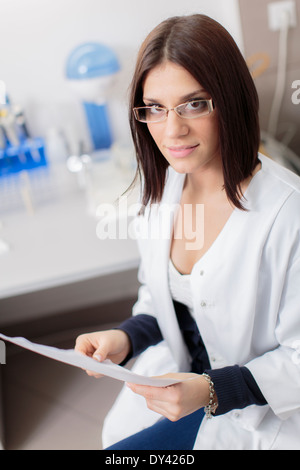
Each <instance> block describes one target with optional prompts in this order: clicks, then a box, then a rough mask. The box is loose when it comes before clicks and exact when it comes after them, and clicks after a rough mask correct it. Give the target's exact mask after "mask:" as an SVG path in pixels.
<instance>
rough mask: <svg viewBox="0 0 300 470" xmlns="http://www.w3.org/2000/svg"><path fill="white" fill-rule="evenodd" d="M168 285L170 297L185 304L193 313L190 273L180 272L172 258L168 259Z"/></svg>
mask: <svg viewBox="0 0 300 470" xmlns="http://www.w3.org/2000/svg"><path fill="white" fill-rule="evenodd" d="M168 274H169V285H170V292H171V295H172V298H173V299H174V300H177V302H181V303H182V304H184V305H186V306H187V307H188V309H189V311H190V313H191V315H193V301H192V291H191V275H190V274H181V273H180V272H179V271H178V270H177V269H176V268H175V266H174V264H173V262H172V260H171V259H170V261H169V273H168Z"/></svg>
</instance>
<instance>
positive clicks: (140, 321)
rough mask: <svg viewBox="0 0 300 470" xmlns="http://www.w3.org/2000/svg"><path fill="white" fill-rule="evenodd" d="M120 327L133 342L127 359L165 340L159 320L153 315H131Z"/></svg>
mask: <svg viewBox="0 0 300 470" xmlns="http://www.w3.org/2000/svg"><path fill="white" fill-rule="evenodd" d="M118 329H119V330H123V331H125V333H127V335H128V336H129V339H130V342H131V353H130V356H128V357H127V358H126V361H128V360H129V359H131V358H133V357H136V356H138V355H139V354H141V353H142V352H143V351H145V350H146V349H147V348H148V347H149V346H154V345H155V344H157V343H160V341H162V340H163V337H162V334H161V331H160V329H159V326H158V323H157V320H156V318H154V317H152V316H151V315H146V314H139V315H136V316H134V317H130V318H128V319H127V320H125V321H124V322H123V323H121V324H120V325H119V326H118Z"/></svg>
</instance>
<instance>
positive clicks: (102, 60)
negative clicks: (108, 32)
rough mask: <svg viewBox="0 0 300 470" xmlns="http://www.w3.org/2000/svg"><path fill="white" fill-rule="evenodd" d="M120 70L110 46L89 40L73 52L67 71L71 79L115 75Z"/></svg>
mask: <svg viewBox="0 0 300 470" xmlns="http://www.w3.org/2000/svg"><path fill="white" fill-rule="evenodd" d="M119 70H120V66H119V62H118V59H117V57H116V56H115V54H114V52H113V51H112V50H111V49H110V48H109V47H107V46H105V45H104V44H99V43H96V42H88V43H86V44H81V45H80V46H78V47H76V49H74V50H73V51H72V52H71V54H70V56H69V58H68V61H67V72H66V73H67V78H69V79H70V80H86V79H88V78H95V77H103V76H105V75H113V74H114V73H116V72H118V71H119Z"/></svg>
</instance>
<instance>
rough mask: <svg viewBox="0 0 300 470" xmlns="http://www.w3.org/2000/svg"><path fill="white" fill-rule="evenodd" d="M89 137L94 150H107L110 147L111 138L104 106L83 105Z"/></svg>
mask: <svg viewBox="0 0 300 470" xmlns="http://www.w3.org/2000/svg"><path fill="white" fill-rule="evenodd" d="M83 105H84V109H85V113H86V116H87V120H88V123H89V130H90V135H91V138H92V141H93V144H94V148H95V149H108V148H110V147H111V145H112V136H111V132H110V127H109V124H108V116H107V108H106V105H97V104H95V103H83Z"/></svg>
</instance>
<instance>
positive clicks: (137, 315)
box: [76, 15, 300, 450]
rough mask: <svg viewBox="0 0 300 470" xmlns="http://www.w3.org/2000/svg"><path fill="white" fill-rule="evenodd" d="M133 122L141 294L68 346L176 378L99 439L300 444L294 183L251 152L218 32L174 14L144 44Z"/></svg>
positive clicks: (251, 112)
mask: <svg viewBox="0 0 300 470" xmlns="http://www.w3.org/2000/svg"><path fill="white" fill-rule="evenodd" d="M130 123H131V129H132V136H133V141H134V144H135V148H136V155H137V162H138V171H137V174H140V175H141V177H142V186H143V197H142V210H141V212H140V214H139V216H138V218H137V219H138V223H139V224H140V227H139V233H140V234H141V233H143V234H144V235H145V233H147V234H148V235H149V236H143V237H141V238H140V239H139V247H140V253H141V265H140V271H139V279H140V282H141V287H140V290H139V297H138V300H137V303H136V304H135V306H134V309H133V316H132V317H131V318H130V319H128V320H126V321H125V322H124V323H123V324H122V325H120V327H119V328H118V329H114V330H109V331H103V332H95V333H91V334H88V335H81V336H80V337H79V338H78V339H77V342H76V349H77V350H79V351H81V352H83V353H84V354H87V355H90V356H94V357H97V358H98V359H99V360H104V359H106V358H109V359H111V360H112V361H113V362H115V363H118V364H124V363H126V362H127V361H128V359H130V358H131V357H136V356H140V357H139V359H138V360H137V363H136V364H135V366H134V367H135V370H136V371H137V372H139V373H143V374H145V375H161V376H166V375H167V376H168V377H173V378H176V379H179V380H180V382H179V383H176V384H174V385H171V386H169V387H165V388H160V387H146V386H138V385H133V384H128V387H124V390H123V391H122V393H121V395H120V397H119V399H118V401H117V404H116V405H115V407H114V408H113V410H112V411H111V412H110V414H109V416H108V418H107V420H106V422H105V426H104V427H105V431H106V436H108V437H106V439H105V441H104V442H105V445H106V444H110V443H112V442H116V440H118V439H120V438H121V437H122V438H123V437H125V436H127V438H126V439H125V440H122V441H121V442H117V443H116V444H114V445H112V446H110V447H109V448H110V449H149V450H151V449H156V450H158V449H162V450H166V449H170V450H172V449H173V450H176V449H180V450H188V449H192V448H195V449H300V440H299V435H300V367H299V361H298V360H297V358H298V350H299V340H300V291H299V281H300V178H299V177H298V176H296V175H294V174H293V173H291V172H289V171H288V170H286V169H284V168H282V167H280V166H279V165H277V164H276V163H274V162H273V161H272V160H271V159H270V158H267V157H265V156H263V155H261V154H260V153H259V152H258V149H259V143H260V134H259V122H258V97H257V93H256V89H255V86H254V83H253V81H252V78H251V76H250V73H249V71H248V69H247V66H246V64H245V61H244V59H243V57H242V55H241V54H240V52H239V50H238V48H237V46H236V44H235V43H234V41H233V39H232V38H231V36H230V35H229V34H228V32H227V31H226V30H225V29H224V28H223V27H222V26H221V25H220V24H218V23H217V22H215V21H214V20H212V19H210V18H208V17H206V16H203V15H192V16H186V17H175V18H170V19H168V20H166V21H164V22H163V23H161V24H160V25H159V26H158V27H157V28H155V29H154V30H153V31H152V32H151V33H150V34H149V36H148V37H147V38H146V40H145V41H144V43H143V45H142V47H141V49H140V52H139V55H138V59H137V65H136V70H135V73H134V77H133V81H132V86H131V98H130ZM174 207H176V208H177V211H173V208H174ZM166 208H170V211H169V212H168V211H167V212H166ZM198 209H199V210H198ZM166 213H167V218H166ZM166 220H167V222H166ZM162 225H163V226H164V230H163V232H164V233H163V234H162V231H161V230H162ZM141 227H142V228H141ZM166 231H167V233H168V235H169V236H168V237H166V236H162V235H165V232H166ZM153 234H156V236H151V235H153ZM157 234H158V236H157ZM193 237H194V238H193ZM144 351H145V352H144ZM168 372H169V373H168ZM132 392H134V393H132ZM145 401H146V404H147V407H146V406H145ZM203 410H204V412H205V413H204V412H203ZM204 414H206V418H211V419H206V418H204V419H203V416H204ZM121 423H123V425H121ZM121 429H123V430H124V431H123V432H122V431H120V430H121ZM113 434H114V435H113Z"/></svg>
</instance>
